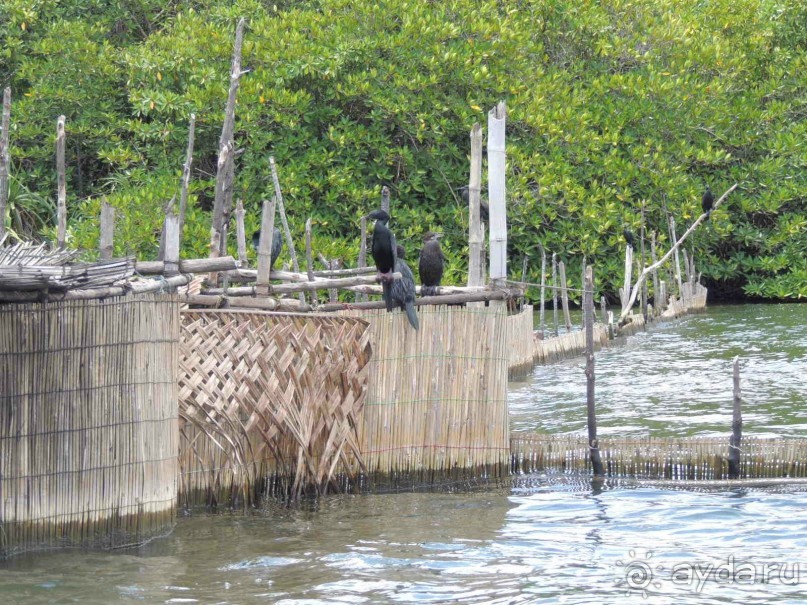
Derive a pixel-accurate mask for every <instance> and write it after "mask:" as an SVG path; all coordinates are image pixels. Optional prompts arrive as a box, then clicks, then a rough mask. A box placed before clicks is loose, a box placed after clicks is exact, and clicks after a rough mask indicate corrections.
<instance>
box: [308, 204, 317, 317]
mask: <svg viewBox="0 0 807 605" xmlns="http://www.w3.org/2000/svg"><path fill="white" fill-rule="evenodd" d="M305 263H306V270H307V271H308V281H314V279H315V278H314V255H313V253H312V251H311V217H308V220H306V221H305ZM310 296H311V304H312V305H313V306H316V305H317V303H318V302H319V300H318V299H317V291H316V290H311V293H310Z"/></svg>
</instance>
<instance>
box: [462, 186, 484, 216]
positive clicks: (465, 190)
mask: <svg viewBox="0 0 807 605" xmlns="http://www.w3.org/2000/svg"><path fill="white" fill-rule="evenodd" d="M460 192H461V194H462V201H463V202H464V203H465V205H466V206H467V205H468V204H470V201H469V197H470V193H469V188H468V185H463V186H462V187H460ZM479 218H480V219H481V220H482V222H483V223H488V222H490V208H489V207H488V203H487V202H486V201H485V200H484V199H482V198H479Z"/></svg>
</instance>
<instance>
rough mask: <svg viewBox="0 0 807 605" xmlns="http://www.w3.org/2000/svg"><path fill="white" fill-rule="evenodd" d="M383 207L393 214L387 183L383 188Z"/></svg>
mask: <svg viewBox="0 0 807 605" xmlns="http://www.w3.org/2000/svg"><path fill="white" fill-rule="evenodd" d="M381 209H382V210H383V211H384V212H386V213H387V214H389V215H390V216H392V213H391V212H390V191H389V187H387V186H386V185H384V186H383V187H382V188H381Z"/></svg>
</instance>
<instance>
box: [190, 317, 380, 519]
mask: <svg viewBox="0 0 807 605" xmlns="http://www.w3.org/2000/svg"><path fill="white" fill-rule="evenodd" d="M369 358H370V348H369V333H368V330H367V322H365V321H362V320H360V319H356V318H349V317H336V316H322V315H293V314H273V313H266V312H261V311H257V312H238V311H183V312H182V346H181V355H180V368H181V375H180V381H179V415H180V456H179V459H180V472H181V489H180V501H181V502H182V503H183V504H184V505H185V506H188V507H192V506H197V505H208V506H210V505H226V506H233V505H239V504H241V505H253V504H256V503H257V502H258V501H259V500H260V498H261V497H262V496H263V495H265V494H266V493H267V492H270V493H272V494H273V495H282V496H286V497H290V498H292V499H294V498H298V497H299V496H300V495H301V494H303V493H304V492H305V491H306V490H308V489H312V488H313V489H318V490H319V491H325V490H327V489H328V487H329V485H330V484H331V483H332V481H334V480H335V477H338V476H339V475H340V474H344V473H347V474H355V473H356V472H357V471H358V470H360V468H361V453H360V450H359V445H358V436H357V433H356V430H357V429H356V427H357V424H358V422H359V417H360V412H361V408H362V405H363V403H364V397H365V395H366V390H367V363H368V360H369Z"/></svg>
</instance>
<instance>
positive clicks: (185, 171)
mask: <svg viewBox="0 0 807 605" xmlns="http://www.w3.org/2000/svg"><path fill="white" fill-rule="evenodd" d="M195 133H196V114H193V113H192V114H191V119H190V123H189V124H188V148H187V149H186V151H185V163H184V164H183V165H182V183H181V185H180V188H179V244H180V246H181V245H182V234H183V231H184V230H185V214H186V213H187V210H188V187H189V186H190V182H191V166H192V165H193V142H194V138H195V136H196V135H195Z"/></svg>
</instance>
